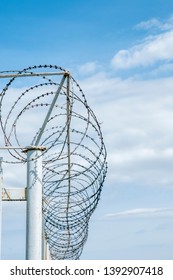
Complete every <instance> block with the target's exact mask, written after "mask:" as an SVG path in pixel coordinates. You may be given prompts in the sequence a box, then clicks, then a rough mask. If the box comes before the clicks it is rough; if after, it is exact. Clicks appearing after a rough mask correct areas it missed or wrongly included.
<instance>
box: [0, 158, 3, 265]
mask: <svg viewBox="0 0 173 280" xmlns="http://www.w3.org/2000/svg"><path fill="white" fill-rule="evenodd" d="M2 160H3V158H2V157H0V260H1V238H2V187H3V186H2V185H3V171H2Z"/></svg>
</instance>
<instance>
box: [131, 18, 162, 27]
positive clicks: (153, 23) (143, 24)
mask: <svg viewBox="0 0 173 280" xmlns="http://www.w3.org/2000/svg"><path fill="white" fill-rule="evenodd" d="M162 26H163V24H162V23H161V22H160V21H159V20H158V19H156V18H152V19H150V20H147V21H142V22H140V23H138V24H137V25H136V26H135V28H136V29H150V28H159V29H162Z"/></svg>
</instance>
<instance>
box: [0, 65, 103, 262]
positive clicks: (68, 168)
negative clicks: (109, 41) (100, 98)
mask: <svg viewBox="0 0 173 280" xmlns="http://www.w3.org/2000/svg"><path fill="white" fill-rule="evenodd" d="M43 68H44V69H46V71H47V72H50V73H51V70H52V69H55V70H59V71H63V73H64V72H65V73H67V71H65V69H63V68H61V67H58V66H56V65H38V66H33V67H28V68H26V69H23V70H20V71H3V72H1V73H9V72H11V73H13V72H15V73H17V74H25V73H35V71H37V73H38V71H40V70H42V69H43ZM50 77H51V78H50ZM50 77H49V78H47V77H44V76H42V77H40V76H38V77H37V76H36V77H34V78H33V77H27V78H25V83H26V84H24V85H22V87H21V88H20V89H18V88H17V86H18V78H17V77H13V78H11V79H10V80H9V82H8V83H7V84H6V86H5V87H4V88H3V90H2V92H1V100H0V124H1V128H2V131H3V135H4V142H5V146H19V147H20V146H21V147H25V146H29V145H34V143H35V141H36V139H37V137H38V135H39V133H40V126H41V124H42V122H43V119H44V117H45V115H46V112H47V111H48V108H50V106H51V102H52V98H53V97H54V96H55V94H56V90H57V88H58V86H59V84H60V80H58V79H60V77H59V76H58V77H55V76H50ZM68 77H69V85H68V84H65V83H64V84H63V87H62V88H61V90H60V94H59V97H58V100H57V101H56V103H55V105H54V108H53V111H52V113H51V116H50V117H49V118H48V120H47V124H46V128H45V129H44V131H43V134H42V137H41V142H40V145H44V146H46V150H45V151H44V152H43V216H44V232H45V238H46V240H47V243H48V244H49V248H50V254H51V258H52V259H79V257H80V255H81V253H82V250H83V247H84V244H85V242H86V240H87V236H88V225H89V220H90V217H91V215H92V213H93V211H94V210H95V208H96V207H97V204H98V201H99V199H100V195H101V190H102V187H103V183H104V180H105V176H106V173H107V162H106V148H105V145H104V142H103V137H102V132H101V128H100V125H99V123H98V121H97V118H96V116H95V114H94V113H93V111H92V110H91V108H90V107H89V105H88V103H87V101H86V98H85V95H84V93H83V91H82V89H81V88H80V86H79V84H78V83H77V82H76V80H75V79H74V78H73V77H72V76H71V75H70V74H69V76H68ZM68 87H69V89H68ZM68 90H69V92H67V91H68ZM13 91H14V93H13ZM68 94H69V95H68ZM9 100H10V105H9ZM26 161H27V159H26V155H25V154H24V153H22V151H20V150H18V149H14V150H9V159H8V160H6V162H8V163H13V164H21V163H26Z"/></svg>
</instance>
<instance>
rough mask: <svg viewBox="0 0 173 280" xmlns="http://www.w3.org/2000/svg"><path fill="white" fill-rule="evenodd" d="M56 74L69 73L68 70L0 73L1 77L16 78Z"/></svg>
mask: <svg viewBox="0 0 173 280" xmlns="http://www.w3.org/2000/svg"><path fill="white" fill-rule="evenodd" d="M56 75H69V72H68V71H62V72H38V73H34V72H33V73H17V74H0V79H2V78H17V77H37V76H56Z"/></svg>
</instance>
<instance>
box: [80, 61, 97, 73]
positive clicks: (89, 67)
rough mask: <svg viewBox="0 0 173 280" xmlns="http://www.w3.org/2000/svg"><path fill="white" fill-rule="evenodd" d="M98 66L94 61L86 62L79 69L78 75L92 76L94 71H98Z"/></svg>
mask: <svg viewBox="0 0 173 280" xmlns="http://www.w3.org/2000/svg"><path fill="white" fill-rule="evenodd" d="M98 68H99V65H98V62H96V61H91V62H87V63H85V64H83V65H81V66H80V67H79V69H78V70H79V73H81V74H83V75H88V74H93V73H94V72H95V71H96V70H98Z"/></svg>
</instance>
